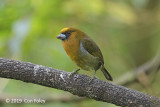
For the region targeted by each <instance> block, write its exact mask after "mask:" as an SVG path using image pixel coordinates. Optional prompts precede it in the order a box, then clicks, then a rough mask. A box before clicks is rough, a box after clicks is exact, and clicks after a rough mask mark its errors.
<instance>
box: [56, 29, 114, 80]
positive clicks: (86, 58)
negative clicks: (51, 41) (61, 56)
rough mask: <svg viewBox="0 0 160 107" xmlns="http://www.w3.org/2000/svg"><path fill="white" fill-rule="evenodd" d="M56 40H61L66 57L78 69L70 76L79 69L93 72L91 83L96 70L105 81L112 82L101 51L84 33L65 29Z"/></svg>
mask: <svg viewBox="0 0 160 107" xmlns="http://www.w3.org/2000/svg"><path fill="white" fill-rule="evenodd" d="M56 38H57V39H60V40H62V45H63V48H64V50H65V51H66V53H67V55H68V56H69V57H70V58H71V59H72V61H73V62H74V63H75V64H76V65H77V66H78V67H79V69H77V70H74V71H73V72H72V73H71V74H70V76H73V75H74V74H76V73H78V71H79V70H80V69H83V70H86V71H94V75H93V77H92V78H91V81H92V80H93V79H94V78H95V76H96V72H97V70H98V69H100V70H101V71H102V72H103V74H104V76H105V78H106V79H107V80H109V81H113V79H112V76H111V75H110V73H109V72H108V71H107V69H106V68H105V66H104V59H103V55H102V52H101V50H100V49H99V47H98V45H97V44H96V43H95V42H94V41H93V40H92V39H91V38H90V37H89V36H88V35H87V34H86V33H85V32H83V31H81V30H79V29H77V28H72V27H66V28H63V29H62V30H61V31H60V34H59V35H58V36H57V37H56Z"/></svg>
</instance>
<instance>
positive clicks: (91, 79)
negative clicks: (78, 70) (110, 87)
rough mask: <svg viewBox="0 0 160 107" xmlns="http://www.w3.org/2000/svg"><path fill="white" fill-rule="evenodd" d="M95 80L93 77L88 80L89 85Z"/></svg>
mask: <svg viewBox="0 0 160 107" xmlns="http://www.w3.org/2000/svg"><path fill="white" fill-rule="evenodd" d="M95 78H96V77H95V76H93V77H92V78H90V79H89V84H91V83H92V81H93V80H94V79H95Z"/></svg>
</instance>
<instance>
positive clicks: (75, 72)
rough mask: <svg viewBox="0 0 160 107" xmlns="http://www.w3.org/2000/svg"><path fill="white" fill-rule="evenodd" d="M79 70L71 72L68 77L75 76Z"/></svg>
mask: <svg viewBox="0 0 160 107" xmlns="http://www.w3.org/2000/svg"><path fill="white" fill-rule="evenodd" d="M79 70H80V69H77V70H74V71H72V72H71V74H70V75H69V77H72V76H73V75H74V74H77V73H78V71H79Z"/></svg>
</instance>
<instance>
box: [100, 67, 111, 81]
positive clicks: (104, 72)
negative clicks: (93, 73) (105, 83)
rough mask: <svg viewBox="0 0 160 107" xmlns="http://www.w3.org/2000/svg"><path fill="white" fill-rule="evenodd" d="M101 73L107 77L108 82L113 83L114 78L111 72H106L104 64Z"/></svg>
mask: <svg viewBox="0 0 160 107" xmlns="http://www.w3.org/2000/svg"><path fill="white" fill-rule="evenodd" d="M100 69H101V71H102V72H103V74H104V76H105V77H106V79H107V80H110V81H113V79H112V76H111V75H110V74H109V72H108V71H107V70H106V68H105V67H104V65H103V64H102V66H101V68H100Z"/></svg>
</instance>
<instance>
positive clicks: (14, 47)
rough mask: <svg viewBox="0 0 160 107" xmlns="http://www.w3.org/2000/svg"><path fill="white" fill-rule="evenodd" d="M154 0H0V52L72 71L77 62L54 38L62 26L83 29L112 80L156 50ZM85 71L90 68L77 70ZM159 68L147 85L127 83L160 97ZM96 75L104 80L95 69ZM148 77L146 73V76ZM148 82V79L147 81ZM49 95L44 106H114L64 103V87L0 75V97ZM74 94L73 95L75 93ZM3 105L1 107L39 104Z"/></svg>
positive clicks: (159, 32)
mask: <svg viewBox="0 0 160 107" xmlns="http://www.w3.org/2000/svg"><path fill="white" fill-rule="evenodd" d="M159 11H160V0H0V57H5V58H11V59H18V60H22V61H28V62H32V63H36V64H41V65H45V66H50V67H53V68H57V69H63V70H65V71H69V72H71V71H73V70H75V69H76V68H77V66H76V65H75V64H74V63H73V62H72V61H71V60H70V59H69V57H68V56H67V55H66V53H65V51H64V49H63V47H62V44H61V41H60V40H57V39H56V36H57V35H58V34H59V32H60V30H61V29H62V28H64V27H68V26H69V27H75V28H79V29H81V30H83V31H84V32H86V33H87V34H88V35H89V36H90V37H91V38H93V40H95V41H96V43H97V44H98V45H99V47H100V49H101V51H102V53H103V56H104V61H105V66H106V67H107V69H108V70H109V71H110V72H111V75H112V76H113V78H114V79H118V78H119V77H120V76H122V75H123V74H125V73H127V72H129V71H130V70H133V69H135V68H137V67H138V66H140V65H142V64H144V63H145V62H147V61H148V60H150V59H152V58H153V57H154V56H155V55H156V53H157V52H158V50H159V49H160V47H159V46H160V12H159ZM80 73H82V74H86V75H93V72H86V71H81V72H80ZM159 76H160V73H159V72H157V74H156V76H154V77H152V78H154V81H152V83H151V85H150V86H149V87H146V86H145V87H144V86H143V85H142V84H141V83H139V82H138V81H134V82H133V83H130V84H129V85H127V84H126V85H125V86H127V87H130V88H133V89H136V90H139V91H142V92H145V93H148V94H151V95H154V96H158V97H160V91H159V90H160V83H159V81H160V78H158V77H159ZM97 77H99V78H100V79H102V80H105V78H104V76H103V74H102V73H101V72H98V73H97ZM148 78H149V80H150V77H148ZM150 81H151V80H150ZM2 95H5V96H7V95H9V96H21V97H28V96H33V98H34V97H37V96H42V97H44V98H45V97H50V96H53V97H54V98H55V99H60V100H59V101H58V100H55V99H51V101H50V102H46V103H45V104H44V105H45V106H46V107H53V106H54V107H75V106H77V107H91V106H94V107H106V106H107V107H115V105H112V104H107V103H103V102H98V101H94V100H77V101H72V100H70V101H68V102H64V100H63V98H62V97H63V96H71V98H72V97H73V96H72V95H71V94H69V93H67V92H63V91H60V90H56V89H51V88H46V87H42V86H38V85H34V84H30V83H28V84H27V83H24V82H21V81H16V80H7V79H0V97H1V96H2ZM76 98H77V97H76ZM44 105H40V104H14V105H13V104H6V103H2V104H1V105H0V106H2V107H11V106H12V107H43V106H44Z"/></svg>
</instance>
